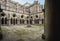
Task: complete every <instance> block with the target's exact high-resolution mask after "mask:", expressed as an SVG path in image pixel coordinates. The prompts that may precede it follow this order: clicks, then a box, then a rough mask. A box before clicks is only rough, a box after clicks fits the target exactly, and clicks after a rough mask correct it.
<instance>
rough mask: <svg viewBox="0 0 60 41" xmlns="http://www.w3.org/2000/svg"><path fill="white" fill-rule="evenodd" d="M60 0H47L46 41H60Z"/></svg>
mask: <svg viewBox="0 0 60 41" xmlns="http://www.w3.org/2000/svg"><path fill="white" fill-rule="evenodd" d="M58 4H60V1H59V0H45V41H60V11H59V10H60V9H59V8H60V6H59V5H58Z"/></svg>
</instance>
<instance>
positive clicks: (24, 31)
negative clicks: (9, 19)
mask: <svg viewBox="0 0 60 41" xmlns="http://www.w3.org/2000/svg"><path fill="white" fill-rule="evenodd" d="M1 28H2V33H3V40H2V41H44V40H42V38H41V35H42V34H43V33H44V26H43V25H31V27H27V25H14V26H13V25H12V26H2V27H1Z"/></svg>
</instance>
